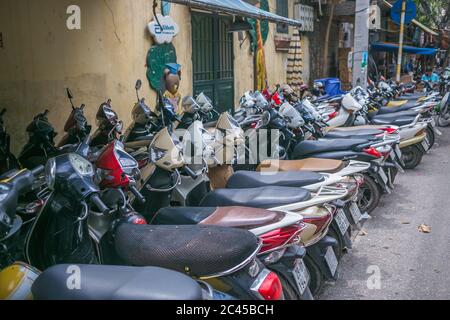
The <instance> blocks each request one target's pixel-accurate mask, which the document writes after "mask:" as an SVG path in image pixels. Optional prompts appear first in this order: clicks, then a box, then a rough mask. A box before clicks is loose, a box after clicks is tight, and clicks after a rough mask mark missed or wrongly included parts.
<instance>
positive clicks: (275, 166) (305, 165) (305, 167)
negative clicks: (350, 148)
mask: <svg viewBox="0 0 450 320" xmlns="http://www.w3.org/2000/svg"><path fill="white" fill-rule="evenodd" d="M344 167H345V162H343V161H341V160H334V159H320V158H308V159H302V160H264V161H262V162H261V164H260V165H259V166H258V168H257V169H256V170H257V171H265V172H268V171H314V172H323V173H336V172H338V171H341V170H342V169H343V168H344Z"/></svg>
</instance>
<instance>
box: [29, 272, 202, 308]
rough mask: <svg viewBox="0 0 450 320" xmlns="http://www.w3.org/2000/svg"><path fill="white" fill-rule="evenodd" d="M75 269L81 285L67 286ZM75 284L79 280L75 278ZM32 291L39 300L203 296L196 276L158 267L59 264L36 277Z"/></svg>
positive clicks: (158, 298) (184, 298)
mask: <svg viewBox="0 0 450 320" xmlns="http://www.w3.org/2000/svg"><path fill="white" fill-rule="evenodd" d="M74 267H76V268H77V269H74ZM71 270H72V271H71ZM75 270H78V271H79V272H80V273H79V274H80V283H79V284H80V289H77V288H76V287H75V288H68V286H67V283H68V280H69V277H70V276H71V275H70V273H72V272H76V271H75ZM73 276H75V273H73ZM73 284H74V285H76V284H77V283H76V278H74V283H73ZM31 291H32V294H33V298H34V299H36V300H201V299H202V290H201V288H200V286H199V285H198V283H197V282H195V280H193V279H191V278H189V277H187V276H185V275H184V274H181V273H179V272H175V271H172V270H167V269H163V268H158V267H126V266H107V265H76V266H74V265H69V264H66V265H56V266H53V267H51V268H49V269H47V270H45V271H44V272H43V273H42V274H41V275H40V276H39V277H38V278H37V279H36V281H35V282H34V283H33V286H32V288H31Z"/></svg>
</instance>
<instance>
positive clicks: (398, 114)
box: [372, 111, 419, 119]
mask: <svg viewBox="0 0 450 320" xmlns="http://www.w3.org/2000/svg"><path fill="white" fill-rule="evenodd" d="M418 114H419V112H416V111H402V112H396V113H386V114H374V115H373V117H372V119H396V118H400V117H416V116H417V115H418Z"/></svg>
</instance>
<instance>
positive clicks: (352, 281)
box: [319, 128, 450, 300]
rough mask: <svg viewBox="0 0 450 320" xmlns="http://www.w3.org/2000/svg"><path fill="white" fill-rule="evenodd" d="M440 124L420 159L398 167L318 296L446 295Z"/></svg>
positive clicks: (449, 230) (448, 182)
mask: <svg viewBox="0 0 450 320" xmlns="http://www.w3.org/2000/svg"><path fill="white" fill-rule="evenodd" d="M440 130H441V131H442V133H443V135H442V136H440V137H437V144H438V145H436V146H435V147H434V148H433V149H432V150H431V151H430V152H429V154H427V155H425V156H424V158H423V161H422V164H421V165H419V166H418V167H417V168H416V169H415V170H411V171H407V173H406V174H400V173H399V176H398V178H397V181H396V187H395V190H394V192H393V193H392V194H391V195H386V196H384V197H383V198H382V200H381V203H380V206H379V207H378V208H377V209H376V210H375V211H374V212H373V214H372V219H371V220H369V221H367V222H366V224H365V225H364V230H365V231H366V233H367V234H366V235H361V234H360V235H358V237H357V238H356V240H355V243H354V248H353V249H352V250H351V251H350V252H349V253H348V254H347V255H345V256H344V257H343V259H342V261H341V262H340V265H339V277H340V278H339V280H338V281H337V282H336V283H334V284H329V285H327V286H326V287H325V289H324V290H323V293H322V294H321V295H320V297H319V299H389V300H391V299H450V128H440ZM421 224H426V225H428V226H429V227H431V232H430V233H421V232H419V230H418V226H419V225H421Z"/></svg>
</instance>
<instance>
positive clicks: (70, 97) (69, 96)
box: [66, 88, 73, 100]
mask: <svg viewBox="0 0 450 320" xmlns="http://www.w3.org/2000/svg"><path fill="white" fill-rule="evenodd" d="M66 93H67V98H69V99H70V100H72V99H73V95H72V91H70V89H69V88H67V89H66Z"/></svg>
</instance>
